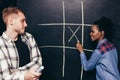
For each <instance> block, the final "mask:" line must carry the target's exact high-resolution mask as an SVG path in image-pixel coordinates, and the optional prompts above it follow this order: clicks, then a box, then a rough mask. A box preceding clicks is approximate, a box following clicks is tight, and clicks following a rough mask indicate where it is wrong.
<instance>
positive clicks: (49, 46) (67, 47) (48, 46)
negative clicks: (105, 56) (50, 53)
mask: <svg viewBox="0 0 120 80" xmlns="http://www.w3.org/2000/svg"><path fill="white" fill-rule="evenodd" d="M39 47H40V48H62V49H63V47H64V48H66V49H76V47H69V46H51V45H46V46H39ZM84 50H85V51H89V52H93V50H90V49H84Z"/></svg>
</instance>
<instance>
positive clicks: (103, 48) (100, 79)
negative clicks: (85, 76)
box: [80, 39, 120, 80]
mask: <svg viewBox="0 0 120 80" xmlns="http://www.w3.org/2000/svg"><path fill="white" fill-rule="evenodd" d="M80 57H81V63H82V66H83V68H84V70H86V71H88V70H92V69H94V68H96V78H97V80H120V74H119V71H118V55H117V50H116V48H115V46H114V45H113V44H112V43H110V42H109V41H108V40H107V39H103V40H101V41H100V42H99V43H98V45H97V48H96V49H95V50H94V52H93V53H92V55H91V58H90V59H89V60H87V58H86V55H85V53H84V52H82V53H81V54H80Z"/></svg>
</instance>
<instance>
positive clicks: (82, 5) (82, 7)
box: [80, 0, 84, 80]
mask: <svg viewBox="0 0 120 80" xmlns="http://www.w3.org/2000/svg"><path fill="white" fill-rule="evenodd" d="M81 10H82V46H84V25H83V24H84V3H83V0H82V1H81ZM82 77H83V66H81V75H80V80H82Z"/></svg>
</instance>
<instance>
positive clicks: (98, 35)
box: [76, 25, 104, 53]
mask: <svg viewBox="0 0 120 80" xmlns="http://www.w3.org/2000/svg"><path fill="white" fill-rule="evenodd" d="M90 37H91V40H92V41H97V42H99V41H100V40H102V39H103V38H104V31H99V28H98V26H97V25H92V27H91V32H90ZM76 48H77V50H78V51H79V52H81V53H82V52H83V51H84V48H83V46H82V45H81V43H80V42H77V43H76Z"/></svg>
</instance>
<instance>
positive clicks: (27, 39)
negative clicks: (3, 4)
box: [0, 7, 42, 80]
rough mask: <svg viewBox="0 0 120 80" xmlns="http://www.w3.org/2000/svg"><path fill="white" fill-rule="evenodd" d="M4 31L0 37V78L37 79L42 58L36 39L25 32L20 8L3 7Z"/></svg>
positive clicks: (8, 79)
mask: <svg viewBox="0 0 120 80" xmlns="http://www.w3.org/2000/svg"><path fill="white" fill-rule="evenodd" d="M2 17H3V21H4V23H5V25H6V31H5V32H3V34H2V36H1V37H0V79H1V80H38V79H39V77H40V75H41V73H38V72H36V71H37V69H38V68H39V67H40V66H42V58H41V54H40V51H39V49H38V46H37V44H36V41H35V40H34V38H33V36H32V35H31V34H30V33H27V32H25V28H26V27H27V23H26V18H25V15H24V13H23V12H22V10H20V9H17V8H15V7H8V8H5V9H4V10H3V12H2Z"/></svg>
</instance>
